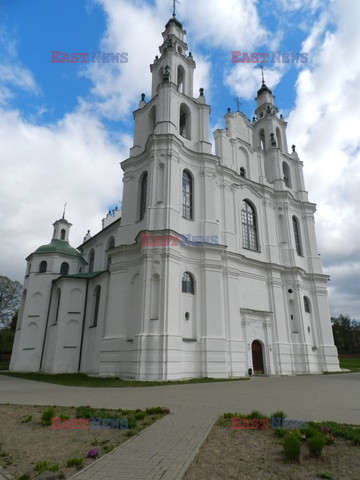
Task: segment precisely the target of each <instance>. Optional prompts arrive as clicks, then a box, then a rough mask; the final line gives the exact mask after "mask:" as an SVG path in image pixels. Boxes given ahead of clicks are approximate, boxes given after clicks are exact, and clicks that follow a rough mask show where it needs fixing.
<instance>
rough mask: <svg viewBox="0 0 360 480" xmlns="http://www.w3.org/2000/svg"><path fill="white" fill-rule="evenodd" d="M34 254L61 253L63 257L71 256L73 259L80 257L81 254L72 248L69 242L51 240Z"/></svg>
mask: <svg viewBox="0 0 360 480" xmlns="http://www.w3.org/2000/svg"><path fill="white" fill-rule="evenodd" d="M34 253H61V254H63V255H72V256H73V257H81V253H80V252H79V251H78V250H76V248H73V247H72V246H71V245H70V244H69V242H66V241H65V240H56V239H54V240H51V243H48V244H47V245H42V246H41V247H39V248H38V249H37V250H35V252H34Z"/></svg>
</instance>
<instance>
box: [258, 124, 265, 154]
mask: <svg viewBox="0 0 360 480" xmlns="http://www.w3.org/2000/svg"><path fill="white" fill-rule="evenodd" d="M259 140H260V148H261V149H262V150H265V133H264V130H263V129H261V130H260V132H259Z"/></svg>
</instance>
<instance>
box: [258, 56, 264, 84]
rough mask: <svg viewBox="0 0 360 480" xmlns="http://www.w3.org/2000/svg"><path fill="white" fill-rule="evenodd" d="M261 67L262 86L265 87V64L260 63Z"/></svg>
mask: <svg viewBox="0 0 360 480" xmlns="http://www.w3.org/2000/svg"><path fill="white" fill-rule="evenodd" d="M259 67H260V68H261V86H262V87H263V86H264V85H265V78H264V66H263V63H262V62H261V63H259Z"/></svg>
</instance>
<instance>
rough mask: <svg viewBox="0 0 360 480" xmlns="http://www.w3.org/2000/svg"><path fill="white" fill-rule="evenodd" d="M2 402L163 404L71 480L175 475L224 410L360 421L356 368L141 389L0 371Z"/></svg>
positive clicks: (169, 479)
mask: <svg viewBox="0 0 360 480" xmlns="http://www.w3.org/2000/svg"><path fill="white" fill-rule="evenodd" d="M0 403H16V404H35V405H68V406H71V405H74V406H78V405H89V404H90V405H91V406H94V407H104V408H134V409H136V408H142V409H144V408H146V407H149V406H158V405H161V406H167V407H169V408H170V410H171V412H172V413H171V414H170V415H168V416H166V417H164V418H163V419H162V420H160V421H158V422H156V423H155V424H153V425H152V426H151V427H149V428H147V429H146V430H145V431H144V432H142V433H141V434H140V435H138V436H136V437H133V438H132V439H131V440H130V441H128V442H127V443H125V444H123V445H121V446H120V447H118V448H117V449H116V450H114V451H113V452H111V453H110V454H109V455H107V456H105V457H102V458H101V459H100V460H98V461H96V462H94V464H93V465H91V466H90V467H88V468H86V469H84V470H82V471H81V472H79V473H78V474H76V475H75V476H74V477H73V479H74V480H95V479H96V480H150V479H151V480H158V479H161V480H180V479H181V478H182V476H183V474H184V473H185V471H186V469H187V467H188V465H189V464H190V463H191V462H192V460H193V458H194V457H195V455H196V453H197V451H198V449H199V448H200V446H201V444H202V442H203V440H204V438H205V437H206V435H207V433H208V432H209V430H210V429H211V427H212V425H213V423H214V421H215V419H216V418H217V416H218V415H220V414H221V413H223V412H226V411H232V412H233V411H237V412H249V411H250V410H253V409H257V410H260V411H263V412H264V413H266V414H270V413H272V412H273V411H275V410H279V409H281V410H284V411H285V412H286V413H287V415H288V416H289V417H290V418H294V419H295V418H297V419H301V418H307V419H309V420H318V421H320V420H336V421H339V422H346V423H352V424H360V373H352V374H344V375H309V376H297V377H253V378H252V379H251V380H250V381H243V382H224V383H223V382H221V383H208V384H194V385H171V386H159V387H139V388H81V387H63V386H60V385H51V384H46V383H40V382H31V381H28V380H21V379H17V378H12V377H6V376H4V375H3V376H1V375H0ZM0 480H1V478H0Z"/></svg>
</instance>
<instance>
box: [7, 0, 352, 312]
mask: <svg viewBox="0 0 360 480" xmlns="http://www.w3.org/2000/svg"><path fill="white" fill-rule="evenodd" d="M171 12H172V1H170V0H154V1H146V0H134V1H129V0H76V1H75V2H74V1H73V0H37V1H36V2H29V1H27V2H24V1H21V0H0V142H1V149H0V162H1V166H2V175H1V177H0V216H1V217H0V235H1V236H0V238H1V240H2V242H1V243H2V249H1V252H0V274H5V275H8V276H10V277H11V278H13V279H18V280H20V281H22V279H23V274H24V269H25V262H24V258H25V257H26V256H27V255H28V254H29V253H31V252H32V251H33V250H34V249H36V248H37V247H38V246H39V245H41V244H43V243H47V242H48V240H49V239H50V238H51V234H52V226H51V224H52V223H53V221H55V220H56V219H57V218H58V217H60V215H61V214H62V208H63V205H64V203H65V201H66V202H67V204H68V209H67V218H68V219H69V221H71V222H72V223H73V227H72V231H71V243H72V244H73V245H74V246H77V245H79V244H80V243H81V242H82V238H83V236H84V235H85V233H86V231H87V230H88V229H90V230H91V232H92V234H94V233H96V232H97V231H98V230H99V229H100V228H101V219H102V218H103V217H104V216H105V215H106V212H107V210H108V208H109V207H111V206H115V205H118V204H119V202H120V201H121V198H122V173H121V169H120V167H119V163H120V162H121V161H122V160H124V159H125V158H127V156H128V150H129V148H130V147H131V146H132V133H133V116H132V111H133V110H135V109H136V108H137V105H138V102H139V100H140V95H141V93H142V92H144V93H145V94H146V96H147V98H149V96H150V88H151V75H150V71H149V65H150V63H152V62H153V59H154V57H155V55H156V54H158V46H159V45H160V44H161V43H162V37H161V32H162V31H163V30H164V26H165V24H166V22H167V20H168V19H169V18H170V16H171ZM177 17H178V19H179V20H180V21H182V23H183V26H184V28H185V29H186V30H187V33H188V35H187V42H188V44H189V49H190V51H191V52H192V53H193V56H194V59H195V61H196V63H197V69H196V73H195V87H194V95H195V96H197V92H198V89H199V88H200V87H204V88H205V96H206V101H207V103H209V104H210V105H211V120H210V123H211V131H214V130H215V129H216V128H223V126H224V120H223V116H224V115H225V113H226V109H227V108H228V107H231V109H232V110H236V103H235V101H234V97H236V96H239V98H240V101H241V107H240V109H241V111H243V112H244V113H245V115H246V116H247V117H248V118H252V116H253V112H254V109H255V101H254V98H255V96H256V91H257V89H258V88H259V86H260V84H261V72H260V69H259V68H258V67H257V66H256V65H254V64H232V63H231V51H232V50H237V51H241V52H247V53H249V54H251V53H253V52H272V51H281V52H295V53H297V52H306V53H307V54H308V59H309V61H308V62H307V63H304V64H291V63H287V64H286V63H271V62H270V63H268V64H267V65H265V80H266V83H267V85H268V86H269V87H270V88H272V89H273V93H274V95H275V97H276V100H275V103H276V105H277V106H278V108H279V110H280V113H282V114H283V115H284V118H285V119H286V120H287V121H288V122H289V123H288V143H289V148H290V146H291V144H292V143H294V144H296V146H297V151H298V152H299V155H300V157H301V159H302V160H303V162H304V173H305V180H306V187H307V190H308V191H309V197H310V201H313V202H314V203H317V205H318V211H317V214H316V229H317V235H318V244H319V252H320V253H321V254H322V261H323V264H324V267H325V271H326V273H328V274H329V275H331V282H330V284H329V298H330V306H331V313H332V314H333V315H337V314H339V313H348V314H350V315H351V316H353V317H360V298H359V290H360V248H359V240H358V239H359V235H360V222H359V221H358V220H359V213H358V205H359V204H360V198H359V195H360V193H359V192H360V189H359V182H360V169H359V164H360V153H359V152H360V148H359V147H360V145H359V144H360V128H359V111H360V108H359V107H360V105H359V103H360V97H359V95H358V86H359V85H360V61H359V60H360V53H359V49H358V45H359V44H360V33H359V29H358V20H359V18H360V2H353V1H351V0H341V1H340V0H333V1H331V0H292V1H290V0H261V1H260V0H259V1H255V0H227V1H223V0H196V1H189V0H181V3H180V4H179V5H177ZM51 51H61V52H67V53H69V54H71V53H72V52H89V53H90V55H91V52H93V51H102V52H114V53H116V52H118V53H121V52H127V53H128V62H127V63H122V64H92V63H89V64H81V63H69V64H67V63H52V62H51ZM349 52H351V56H349Z"/></svg>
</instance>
